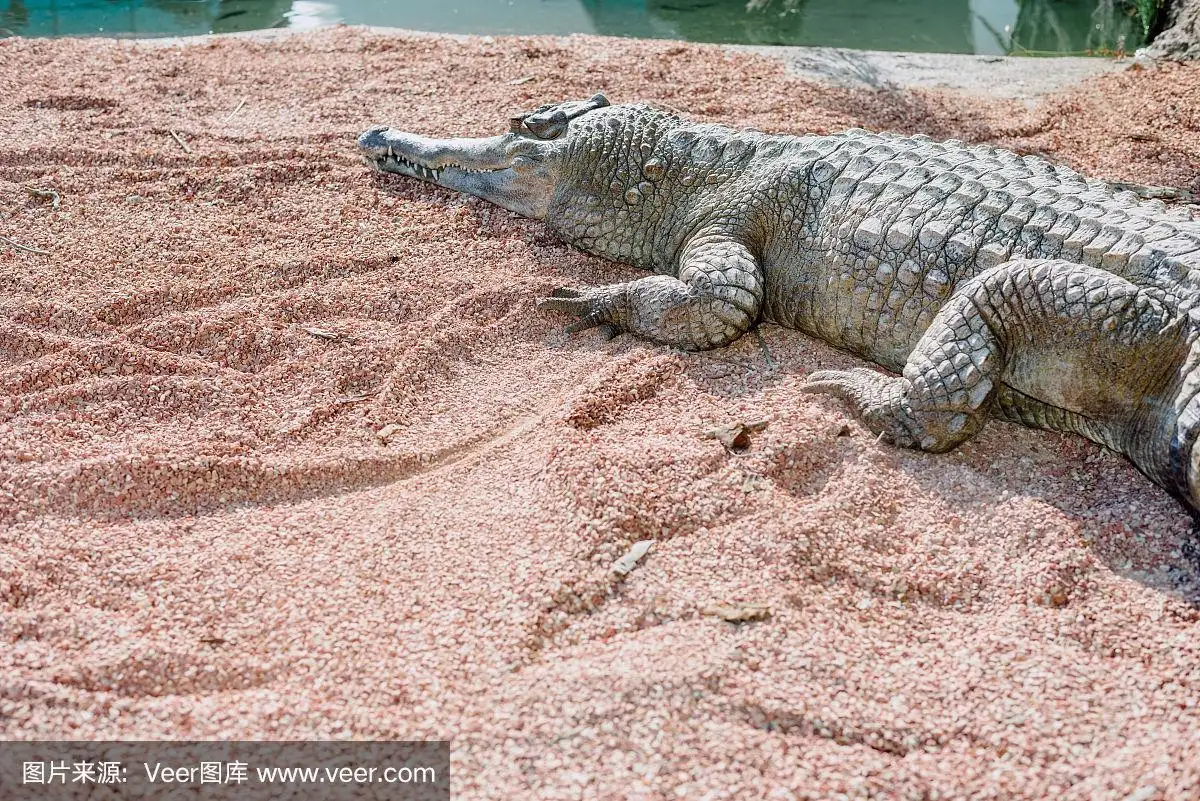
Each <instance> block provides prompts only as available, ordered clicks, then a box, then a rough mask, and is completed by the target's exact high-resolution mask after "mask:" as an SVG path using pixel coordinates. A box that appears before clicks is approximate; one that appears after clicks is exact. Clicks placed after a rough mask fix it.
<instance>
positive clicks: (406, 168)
mask: <svg viewBox="0 0 1200 801" xmlns="http://www.w3.org/2000/svg"><path fill="white" fill-rule="evenodd" d="M518 139H519V137H516V136H515V135H513V134H505V135H503V136H489V137H484V138H480V139H434V138H432V137H428V136H421V135H419V134H414V133H409V132H407V131H397V130H395V129H392V128H387V127H385V126H377V127H374V128H371V129H369V130H366V131H364V132H363V133H362V134H361V135H360V136H359V137H358V146H359V149H360V150H361V152H362V154H363V156H364V157H365V158H366V160H367V161H368V162H369V163H370V164H371V165H373V166H374V167H375V168H376V169H377V170H381V171H383V172H393V173H398V174H400V175H406V176H409V177H410V178H418V179H420V180H423V181H429V182H431V183H435V184H438V185H439V186H444V187H446V188H447V189H453V190H456V191H458V192H466V193H467V194H471V195H475V196H476V197H480V198H483V199H484V200H488V201H491V202H492V203H495V204H496V205H498V206H503V207H504V208H506V209H509V210H511V211H515V212H516V213H518V214H521V215H523V216H525V217H534V218H536V219H544V218H545V216H546V206H547V204H548V203H549V200H550V194H551V191H552V187H550V186H548V184H547V181H545V180H544V179H543V177H542V176H539V175H537V174H536V172H537V171H536V170H530V169H528V168H529V166H530V163H529V160H528V158H527V157H526V156H523V155H520V154H519V153H514V152H513V151H514V145H516V143H517V140H518Z"/></svg>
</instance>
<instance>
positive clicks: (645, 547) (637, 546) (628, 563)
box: [612, 540, 654, 576]
mask: <svg viewBox="0 0 1200 801" xmlns="http://www.w3.org/2000/svg"><path fill="white" fill-rule="evenodd" d="M652 545H654V540H638V541H637V542H635V543H634V544H633V545H632V546H630V548H629V550H628V551H626V552H625V555H624V556H622V557H621V558H620V559H618V560H617V561H615V562H613V566H612V572H614V573H616V574H617V575H619V576H627V575H629V572H630V571H631V570H633V569H634V568H635V567H637V564H638V562H640V561H641V559H642V557H643V556H645V555H646V554H647V553H649V552H650V546H652Z"/></svg>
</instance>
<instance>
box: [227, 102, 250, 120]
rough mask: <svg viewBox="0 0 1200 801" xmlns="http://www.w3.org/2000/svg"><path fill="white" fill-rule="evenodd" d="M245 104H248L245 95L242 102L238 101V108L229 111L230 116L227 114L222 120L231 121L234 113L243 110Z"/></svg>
mask: <svg viewBox="0 0 1200 801" xmlns="http://www.w3.org/2000/svg"><path fill="white" fill-rule="evenodd" d="M244 105H246V98H244V97H243V98H242V102H240V103H238V104H237V108H235V109H234V110H233V111H231V112H229V116H227V117H226V118H225V119H224V120H222V122H229V121H230V120H232V119H233V115H235V114H237V113H238V112H239V111H241V110H242V106H244Z"/></svg>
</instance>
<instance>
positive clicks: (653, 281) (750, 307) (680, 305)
mask: <svg viewBox="0 0 1200 801" xmlns="http://www.w3.org/2000/svg"><path fill="white" fill-rule="evenodd" d="M762 299H763V273H762V268H761V266H760V265H759V264H758V261H757V260H756V259H755V258H754V256H753V255H752V254H751V253H750V251H749V249H748V248H747V247H746V246H745V245H744V244H742V243H741V242H739V241H737V240H735V239H732V238H730V237H727V236H697V237H695V238H693V239H692V240H691V241H690V242H689V243H688V245H687V246H686V247H685V248H684V251H683V253H682V254H681V256H680V268H679V277H678V278H672V277H671V276H669V275H652V276H650V277H648V278H642V279H639V280H637V281H630V282H629V283H624V284H611V285H609V286H603V287H597V288H595V289H582V290H576V289H566V288H564V289H559V290H557V291H555V292H554V293H553V295H552V296H551V297H549V298H542V299H541V300H540V301H538V308H542V309H553V310H555V311H562V312H567V313H568V314H576V315H579V320H578V321H577V322H575V323H573V324H571V325H570V326H569V327H568V328H567V330H568V331H572V332H573V331H582V330H584V329H586V328H593V327H595V326H607V327H608V328H609V331H610V332H611V333H616V332H620V331H628V332H629V333H631V334H635V335H637V336H639V337H642V338H643V339H648V340H650V341H652V342H659V343H662V344H665V345H674V346H676V347H679V348H686V349H688V350H706V349H708V348H719V347H721V346H722V345H728V344H729V343H730V342H733V341H734V340H735V339H737V338H738V337H740V336H741V335H742V334H744V333H746V331H748V330H750V327H751V326H752V325H754V322H755V321H756V320H757V319H758V313H759V309H760V307H761V306H762Z"/></svg>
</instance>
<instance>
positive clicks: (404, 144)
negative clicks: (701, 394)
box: [358, 94, 680, 263]
mask: <svg viewBox="0 0 1200 801" xmlns="http://www.w3.org/2000/svg"><path fill="white" fill-rule="evenodd" d="M679 124H680V120H679V119H678V118H677V117H675V116H674V115H671V114H667V113H665V112H662V111H659V110H657V109H652V108H649V107H647V106H643V105H618V106H610V105H609V102H608V100H606V99H605V98H604V96H603V95H599V94H598V95H594V96H593V97H591V98H589V99H588V100H582V101H572V102H566V103H558V104H554V105H548V106H542V107H540V108H538V109H536V110H534V111H532V112H530V113H528V114H522V115H520V116H518V117H514V118H512V120H511V121H510V129H509V132H508V133H506V134H503V135H501V136H491V137H485V138H482V139H433V138H430V137H427V136H421V135H419V134H414V133H407V132H404V131H397V130H394V129H391V128H385V127H377V128H371V129H370V130H368V131H365V132H364V133H363V134H362V135H361V136H359V138H358V144H359V147H360V148H361V150H362V153H363V155H364V156H365V157H366V159H367V161H368V162H369V163H370V164H372V165H373V166H374V167H375V168H376V169H378V170H382V171H385V172H392V173H398V174H400V175H406V176H409V177H412V178H417V179H420V180H423V181H427V182H430V183H435V184H437V185H439V186H444V187H447V188H449V189H454V190H457V191H459V192H466V193H468V194H471V195H475V196H476V197H480V198H483V199H484V200H488V201H491V202H492V203H495V204H497V205H499V206H503V207H504V208H506V209H509V210H511V211H514V212H516V213H518V214H521V215H523V216H525V217H532V218H534V219H539V220H545V221H546V222H547V223H548V224H550V226H551V227H552V228H553V229H555V230H556V231H557V232H558V233H559V234H560V235H561V236H563V238H564V239H567V240H568V241H571V242H574V243H575V244H577V245H579V246H580V247H583V248H584V249H586V250H589V251H591V252H593V253H598V254H600V255H605V256H609V257H611V258H616V259H624V260H626V261H632V262H634V263H639V262H644V261H647V260H649V259H650V257H651V253H650V251H651V249H652V246H653V244H652V243H653V242H654V241H655V234H654V230H655V228H656V227H657V226H656V225H655V224H653V223H657V222H658V221H659V220H660V218H661V211H662V209H663V208H664V207H666V206H668V205H669V204H664V203H661V202H660V203H652V202H651V198H652V197H653V195H654V193H655V189H656V182H658V181H660V180H661V179H662V178H663V177H664V173H665V167H664V165H665V164H666V163H667V161H668V160H669V159H668V158H667V157H665V156H664V152H665V151H666V150H667V148H660V147H659V145H660V144H661V143H662V142H663V141H664V139H665V137H666V136H667V134H668V132H669V131H670V130H671V129H673V128H674V127H676V126H678V125H679ZM658 199H659V200H660V201H661V200H662V198H661V196H660V197H659V198H658Z"/></svg>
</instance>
